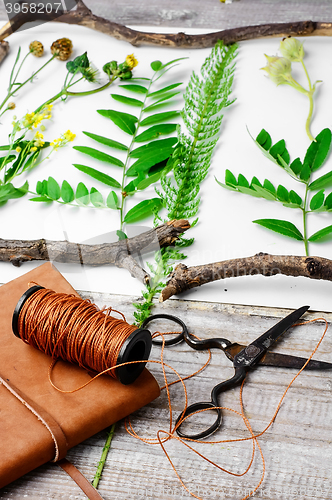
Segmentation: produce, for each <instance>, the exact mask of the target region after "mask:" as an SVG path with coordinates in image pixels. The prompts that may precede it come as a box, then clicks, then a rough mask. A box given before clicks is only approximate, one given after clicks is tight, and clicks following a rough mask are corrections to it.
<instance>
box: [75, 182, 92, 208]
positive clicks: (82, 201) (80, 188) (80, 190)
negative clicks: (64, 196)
mask: <svg viewBox="0 0 332 500" xmlns="http://www.w3.org/2000/svg"><path fill="white" fill-rule="evenodd" d="M75 199H76V202H77V203H78V205H84V206H86V205H89V202H90V196H89V190H88V188H87V187H86V185H85V184H83V182H80V183H79V184H78V185H77V188H76V193H75Z"/></svg>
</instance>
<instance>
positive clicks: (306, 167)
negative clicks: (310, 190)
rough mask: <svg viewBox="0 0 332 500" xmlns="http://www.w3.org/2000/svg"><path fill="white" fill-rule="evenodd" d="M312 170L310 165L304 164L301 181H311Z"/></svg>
mask: <svg viewBox="0 0 332 500" xmlns="http://www.w3.org/2000/svg"><path fill="white" fill-rule="evenodd" d="M310 176H311V170H310V166H309V165H308V164H303V167H302V169H301V172H300V179H301V180H302V181H304V182H307V181H308V180H309V179H310Z"/></svg>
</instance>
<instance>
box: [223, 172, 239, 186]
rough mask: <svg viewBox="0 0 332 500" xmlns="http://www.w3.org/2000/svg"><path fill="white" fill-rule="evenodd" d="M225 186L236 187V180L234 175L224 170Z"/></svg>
mask: <svg viewBox="0 0 332 500" xmlns="http://www.w3.org/2000/svg"><path fill="white" fill-rule="evenodd" d="M225 184H227V186H229V185H230V186H237V180H236V177H235V175H234V174H232V172H231V171H230V170H228V169H227V170H226V172H225Z"/></svg>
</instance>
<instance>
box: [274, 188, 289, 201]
mask: <svg viewBox="0 0 332 500" xmlns="http://www.w3.org/2000/svg"><path fill="white" fill-rule="evenodd" d="M277 198H278V199H279V200H280V201H284V202H286V203H287V202H288V199H289V197H288V191H287V189H286V188H285V187H284V186H282V185H281V184H279V186H278V187H277Z"/></svg>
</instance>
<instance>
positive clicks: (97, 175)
mask: <svg viewBox="0 0 332 500" xmlns="http://www.w3.org/2000/svg"><path fill="white" fill-rule="evenodd" d="M73 165H74V167H75V168H77V170H80V171H81V172H84V173H85V174H87V175H90V177H93V178H94V179H96V180H97V181H100V182H102V183H103V184H106V185H107V186H111V187H115V188H120V187H121V184H120V183H119V182H118V181H117V180H116V179H114V178H113V177H111V176H109V175H107V174H104V173H103V172H100V171H99V170H96V169H95V168H92V167H88V166H86V165H80V164H78V163H73Z"/></svg>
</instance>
